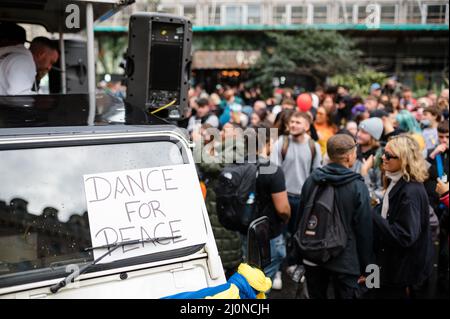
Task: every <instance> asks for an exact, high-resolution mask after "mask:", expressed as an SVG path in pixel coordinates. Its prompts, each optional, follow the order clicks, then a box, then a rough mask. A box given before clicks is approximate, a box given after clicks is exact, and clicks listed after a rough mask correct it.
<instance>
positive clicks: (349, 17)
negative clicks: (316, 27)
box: [338, 5, 353, 23]
mask: <svg viewBox="0 0 450 319" xmlns="http://www.w3.org/2000/svg"><path fill="white" fill-rule="evenodd" d="M344 10H345V11H344ZM338 22H339V23H353V5H346V6H343V5H339V18H338Z"/></svg>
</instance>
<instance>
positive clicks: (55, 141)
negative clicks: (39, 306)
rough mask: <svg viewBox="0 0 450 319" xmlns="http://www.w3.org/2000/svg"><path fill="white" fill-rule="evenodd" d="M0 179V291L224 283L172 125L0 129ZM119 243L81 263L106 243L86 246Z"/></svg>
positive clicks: (133, 289) (103, 293)
mask: <svg viewBox="0 0 450 319" xmlns="http://www.w3.org/2000/svg"><path fill="white" fill-rule="evenodd" d="M0 175H1V176H2V177H1V180H2V182H1V183H0V297H2V298H159V297H163V296H167V295H171V294H174V293H178V292H183V291H192V290H197V289H201V288H205V287H211V286H216V285H220V284H222V283H224V282H225V277H224V273H223V269H222V264H221V261H220V258H219V255H218V253H217V248H216V244H215V241H214V237H213V234H212V231H211V225H210V222H209V219H208V214H207V211H206V208H205V205H204V201H203V199H202V194H201V190H200V186H199V183H198V179H197V175H196V170H195V165H194V162H193V159H192V154H191V151H190V149H189V145H188V142H187V141H186V139H185V138H184V137H183V136H182V135H181V133H180V132H179V131H178V130H177V129H176V128H175V127H171V126H147V127H134V126H122V125H116V126H104V127H96V128H95V129H93V128H92V127H65V128H58V129H55V128H53V129H45V128H28V129H24V128H21V129H0ZM107 195H109V197H108V198H106V196H107ZM88 211H89V213H88ZM96 235H97V236H96ZM164 237H168V238H169V239H164ZM170 237H173V238H170ZM91 238H92V241H94V243H93V242H92V241H91ZM151 238H161V239H157V240H156V241H154V242H153V241H150V240H149V239H151ZM129 240H137V241H138V243H135V244H128V245H123V246H121V245H118V247H117V249H116V250H115V251H114V252H113V253H111V254H107V256H105V257H104V258H103V260H100V261H99V262H98V263H96V264H95V265H90V264H91V263H92V262H93V261H94V259H96V258H98V257H99V256H100V257H101V256H102V255H104V253H105V252H108V250H107V249H106V248H103V249H93V250H92V249H88V248H90V247H93V246H97V247H98V246H102V245H108V244H109V245H110V247H109V249H110V250H111V248H112V247H115V246H114V245H113V244H117V243H121V242H124V241H129ZM146 240H147V241H146ZM116 246H117V245H116ZM119 246H120V247H119ZM86 249H88V250H86ZM87 265H88V267H87V269H85V272H84V273H83V274H81V275H79V276H77V277H76V278H75V280H74V282H71V281H72V280H71V279H72V278H68V279H66V280H65V281H64V278H65V277H66V276H67V275H70V274H72V276H76V275H78V274H77V272H80V271H82V269H83V268H86V266H87ZM60 282H64V284H65V283H67V285H64V284H63V285H60V287H58V288H61V289H58V288H57V289H55V288H53V289H51V288H52V286H55V285H57V284H58V283H60ZM52 290H53V291H54V292H52ZM55 290H56V291H55Z"/></svg>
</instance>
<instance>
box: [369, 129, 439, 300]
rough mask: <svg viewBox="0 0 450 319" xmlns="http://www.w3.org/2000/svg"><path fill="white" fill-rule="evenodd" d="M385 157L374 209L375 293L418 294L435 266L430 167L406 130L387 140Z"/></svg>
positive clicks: (382, 294)
mask: <svg viewBox="0 0 450 319" xmlns="http://www.w3.org/2000/svg"><path fill="white" fill-rule="evenodd" d="M382 159H383V169H384V170H385V172H386V177H387V180H386V181H385V186H386V187H385V188H386V191H385V195H384V197H383V202H382V204H381V205H379V206H378V209H376V210H374V211H373V213H372V218H373V222H374V234H375V237H374V238H375V254H376V265H378V267H379V269H380V288H378V289H373V293H374V295H375V297H377V298H414V297H415V295H416V292H418V291H419V288H420V286H422V285H423V284H424V283H425V282H426V280H427V279H428V278H429V277H430V275H431V273H432V270H433V254H434V253H433V247H432V241H431V230H430V215H429V213H430V211H429V204H428V196H427V193H426V191H425V187H424V185H423V182H424V181H425V179H426V178H427V177H428V172H427V166H426V164H425V159H424V158H423V156H422V154H421V153H420V148H419V144H418V143H417V141H416V140H415V139H414V138H413V137H411V136H409V135H405V134H402V135H398V136H395V137H393V138H391V140H389V142H388V143H387V144H386V147H385V149H384V152H383V156H382Z"/></svg>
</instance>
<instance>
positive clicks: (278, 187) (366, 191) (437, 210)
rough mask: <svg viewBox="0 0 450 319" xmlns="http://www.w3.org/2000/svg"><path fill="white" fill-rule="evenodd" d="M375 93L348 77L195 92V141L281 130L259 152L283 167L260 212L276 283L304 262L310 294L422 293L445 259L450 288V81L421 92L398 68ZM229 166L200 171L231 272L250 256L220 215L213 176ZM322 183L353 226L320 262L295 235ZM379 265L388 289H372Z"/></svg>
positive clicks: (265, 190) (261, 193) (264, 182)
mask: <svg viewBox="0 0 450 319" xmlns="http://www.w3.org/2000/svg"><path fill="white" fill-rule="evenodd" d="M367 93H368V94H367V96H365V97H360V96H355V95H353V94H352V92H351V91H350V90H349V89H348V88H347V87H345V86H334V87H317V88H316V90H315V91H314V92H304V93H301V94H298V93H295V92H294V91H293V90H292V89H290V88H277V89H275V90H274V92H273V96H272V97H270V98H268V99H262V98H261V92H260V91H259V90H258V89H255V88H252V89H250V90H248V89H244V88H243V86H239V87H227V86H221V85H218V86H217V88H216V90H215V92H212V93H207V92H205V91H204V90H203V89H202V86H201V85H198V86H196V87H195V88H192V89H191V90H190V91H189V105H190V108H189V114H186V115H187V116H186V120H185V121H184V122H180V126H182V127H184V128H186V129H187V130H188V131H189V133H190V134H191V137H192V139H193V140H194V141H195V142H196V143H200V144H201V145H202V146H207V145H208V144H209V145H210V146H211V144H213V145H212V147H210V148H209V149H208V150H209V151H208V152H207V153H208V154H207V155H208V156H210V157H212V158H221V157H223V156H224V154H225V153H226V149H225V147H223V145H221V144H220V143H217V140H216V139H215V138H214V137H212V136H211V134H208V129H211V128H215V129H217V130H219V131H220V138H221V139H224V138H226V137H227V136H228V137H229V136H230V135H233V136H236V135H239V134H242V132H243V131H245V130H247V131H248V130H249V129H250V130H251V129H261V128H265V129H270V128H276V129H277V132H278V135H277V136H276V138H273V136H272V135H270V134H268V133H267V134H266V135H265V136H264V137H261V135H258V138H259V139H261V138H263V140H262V141H259V142H261V143H259V144H258V145H262V146H260V147H259V148H258V155H259V157H258V158H259V161H260V162H262V163H266V164H265V165H272V166H274V167H275V169H273V170H272V171H271V172H272V173H270V174H260V175H258V177H257V180H256V184H257V185H256V189H257V193H256V198H259V201H258V203H259V204H258V205H259V208H258V210H259V214H260V215H266V216H268V217H269V220H270V225H271V232H270V236H271V241H270V245H271V264H270V265H269V266H268V267H267V268H266V269H265V272H266V275H267V276H269V277H271V279H272V281H273V289H274V290H275V289H282V287H283V282H282V276H281V274H282V271H286V272H287V273H288V274H292V273H293V272H294V270H297V269H299V267H301V268H302V269H303V270H304V271H305V278H306V283H307V290H308V295H309V297H310V298H326V297H330V292H329V285H330V284H331V285H332V286H333V287H334V290H333V292H334V293H333V294H332V296H334V297H335V298H355V297H363V296H364V297H369V298H370V297H371V296H372V297H375V298H419V297H424V296H426V295H424V293H423V292H424V291H425V290H426V289H427V288H426V287H427V286H428V285H429V284H430V278H431V277H432V273H433V263H434V262H435V260H436V259H437V260H438V261H437V264H438V267H437V270H436V271H434V272H437V275H438V279H437V282H438V286H439V289H440V290H441V292H443V293H444V294H448V274H449V268H448V267H449V266H448V181H447V176H448V154H449V140H448V136H449V124H448V114H449V113H448V112H449V90H448V89H442V90H441V91H440V92H434V91H429V92H428V93H427V94H426V96H422V97H418V98H417V97H414V94H413V91H412V90H411V89H410V88H409V87H407V86H405V85H402V84H401V83H399V82H397V81H396V80H395V78H390V79H389V80H387V81H386V83H382V84H379V83H374V84H372V85H371V86H370V89H369V90H368V92H367ZM216 144H217V145H221V146H220V147H215V145H216ZM226 147H228V148H230V147H231V148H233V149H232V151H235V152H239V150H241V148H239V147H236V145H231V146H230V145H228V146H226ZM243 156H244V155H243ZM224 165H226V164H225V162H224V161H216V162H214V161H205V160H204V157H203V158H202V159H201V160H199V161H198V171H199V178H200V180H201V183H202V185H203V186H204V195H205V202H206V205H207V209H208V213H209V214H210V217H211V223H212V226H213V230H214V235H215V238H216V241H217V245H218V249H219V253H220V255H221V258H222V262H223V266H224V268H225V270H226V273H227V274H232V273H233V271H234V268H235V267H236V265H238V264H239V263H240V261H241V260H242V259H243V258H244V259H245V256H243V253H242V252H243V249H242V248H243V247H242V246H243V243H245V236H243V235H239V234H236V233H235V232H233V231H231V230H228V229H225V228H224V227H223V226H222V225H221V224H220V222H219V219H218V217H217V210H216V207H215V198H216V194H215V185H216V181H217V177H218V175H219V174H220V171H221V169H222V168H223V166H224ZM317 185H331V186H333V188H334V189H335V194H336V195H335V196H336V197H337V198H336V206H338V207H339V210H340V211H341V215H342V222H343V224H344V227H345V229H346V233H347V237H348V239H347V244H346V247H345V249H344V250H343V251H342V252H341V253H340V254H338V255H337V256H335V257H334V258H332V259H331V260H330V261H327V262H325V263H321V264H318V263H314V262H312V261H311V260H308V259H307V258H305V257H304V256H303V255H302V253H301V249H300V252H299V249H298V247H296V246H298V240H296V239H295V237H296V236H295V234H296V232H297V230H298V228H299V225H300V224H301V223H302V219H305V218H307V216H305V215H306V214H305V211H307V208H308V205H310V204H308V203H309V200H310V199H311V197H312V196H313V195H312V194H313V189H314V187H315V186H317ZM307 222H310V221H308V220H307ZM244 251H245V250H244ZM371 264H372V265H377V267H379V269H380V287H377V288H378V289H366V288H367V285H365V281H366V278H368V275H369V273H368V271H367V269H368V268H367V266H368V265H371ZM269 296H270V294H269ZM427 296H428V297H429V295H427Z"/></svg>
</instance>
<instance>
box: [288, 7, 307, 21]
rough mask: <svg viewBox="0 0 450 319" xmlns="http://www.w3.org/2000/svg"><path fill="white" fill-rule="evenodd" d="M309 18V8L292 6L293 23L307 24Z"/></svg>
mask: <svg viewBox="0 0 450 319" xmlns="http://www.w3.org/2000/svg"><path fill="white" fill-rule="evenodd" d="M307 17H308V8H307V7H306V6H292V7H291V23H292V24H303V23H306V19H307Z"/></svg>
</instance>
